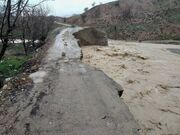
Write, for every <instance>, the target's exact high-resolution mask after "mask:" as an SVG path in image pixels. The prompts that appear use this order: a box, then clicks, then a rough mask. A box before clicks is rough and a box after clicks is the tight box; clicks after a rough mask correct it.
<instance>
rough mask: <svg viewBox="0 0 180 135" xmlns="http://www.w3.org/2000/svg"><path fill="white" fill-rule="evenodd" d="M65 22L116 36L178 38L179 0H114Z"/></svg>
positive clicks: (121, 37) (179, 22)
mask: <svg viewBox="0 0 180 135" xmlns="http://www.w3.org/2000/svg"><path fill="white" fill-rule="evenodd" d="M65 21H66V22H67V23H70V24H76V25H85V26H86V25H88V26H94V27H97V28H100V29H103V30H105V31H106V32H107V33H108V36H109V37H110V38H115V39H129V40H154V39H179V40H180V0H119V1H113V2H110V3H106V4H101V5H98V6H95V7H93V8H91V9H90V10H88V11H86V12H85V13H83V14H80V15H76V16H72V17H70V18H67V19H66V20H65Z"/></svg>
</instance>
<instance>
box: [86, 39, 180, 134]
mask: <svg viewBox="0 0 180 135" xmlns="http://www.w3.org/2000/svg"><path fill="white" fill-rule="evenodd" d="M83 54H84V60H83V61H84V62H85V63H87V64H89V65H92V66H95V67H97V68H100V69H102V70H103V71H104V72H105V73H106V74H108V75H109V76H110V77H111V78H113V79H114V80H115V81H116V82H118V83H119V84H121V85H122V86H123V88H124V90H125V91H124V94H123V96H122V97H123V99H124V101H125V102H126V104H127V105H128V106H129V108H130V111H131V112H132V113H133V115H134V117H135V119H136V120H137V121H138V123H139V124H140V126H141V134H142V135H161V134H163V135H167V134H171V135H172V134H173V135H178V134H180V104H179V103H180V55H179V54H180V46H178V45H167V44H166V45H163V44H151V43H136V42H124V41H114V40H110V41H109V46H108V47H100V46H91V47H84V48H83Z"/></svg>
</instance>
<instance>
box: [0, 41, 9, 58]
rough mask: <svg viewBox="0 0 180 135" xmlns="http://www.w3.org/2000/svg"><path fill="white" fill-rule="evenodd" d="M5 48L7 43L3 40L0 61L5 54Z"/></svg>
mask: <svg viewBox="0 0 180 135" xmlns="http://www.w3.org/2000/svg"><path fill="white" fill-rule="evenodd" d="M7 47H8V40H7V41H6V40H5V41H4V42H3V47H2V49H1V52H0V60H2V58H3V56H4V54H5V52H6V49H7Z"/></svg>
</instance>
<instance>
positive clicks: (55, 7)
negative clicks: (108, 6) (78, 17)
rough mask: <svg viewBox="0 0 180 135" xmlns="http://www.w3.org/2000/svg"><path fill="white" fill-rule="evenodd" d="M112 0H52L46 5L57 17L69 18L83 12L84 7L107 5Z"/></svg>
mask: <svg viewBox="0 0 180 135" xmlns="http://www.w3.org/2000/svg"><path fill="white" fill-rule="evenodd" d="M110 1H113V0H52V1H51V2H48V3H47V5H48V6H49V7H50V8H51V13H52V14H53V15H57V16H62V17H64V16H71V15H73V14H79V13H82V12H83V11H84V8H85V7H89V8H90V7H91V5H92V3H93V2H95V3H96V4H99V3H100V2H102V3H107V2H110Z"/></svg>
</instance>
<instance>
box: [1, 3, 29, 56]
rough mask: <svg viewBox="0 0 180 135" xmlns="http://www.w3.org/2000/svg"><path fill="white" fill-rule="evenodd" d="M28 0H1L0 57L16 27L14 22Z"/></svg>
mask: <svg viewBox="0 0 180 135" xmlns="http://www.w3.org/2000/svg"><path fill="white" fill-rule="evenodd" d="M28 2H29V0H16V1H13V0H4V1H3V17H2V20H1V28H0V36H1V42H2V49H1V52H0V59H2V57H3V56H4V54H5V51H6V49H7V47H8V42H9V38H10V34H11V33H12V31H13V30H14V29H15V27H16V22H17V20H18V18H19V16H20V15H21V13H22V11H23V10H24V8H25V7H26V6H27V4H28Z"/></svg>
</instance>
